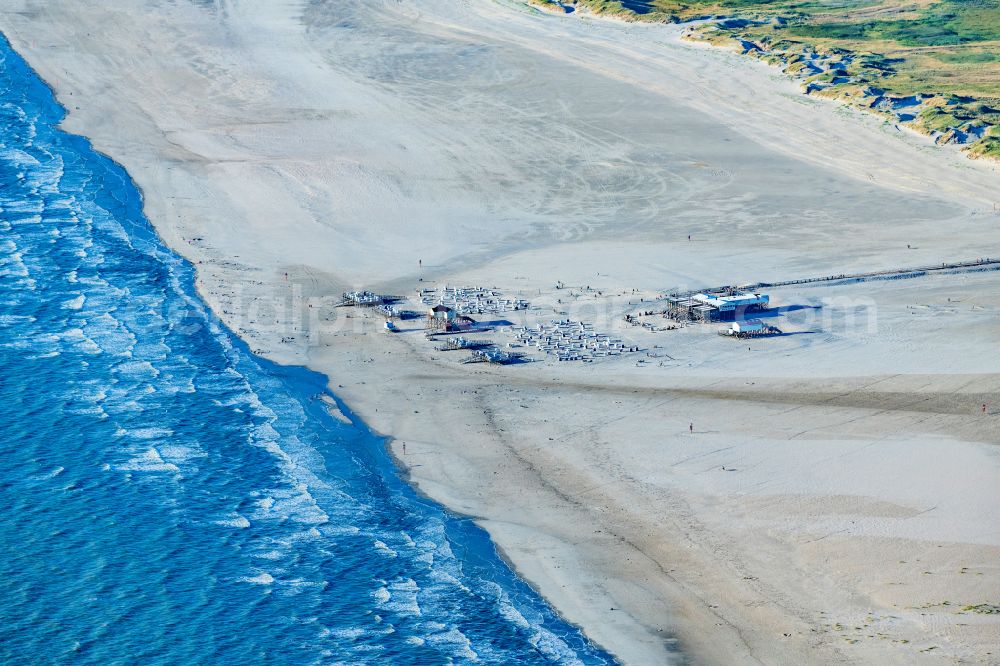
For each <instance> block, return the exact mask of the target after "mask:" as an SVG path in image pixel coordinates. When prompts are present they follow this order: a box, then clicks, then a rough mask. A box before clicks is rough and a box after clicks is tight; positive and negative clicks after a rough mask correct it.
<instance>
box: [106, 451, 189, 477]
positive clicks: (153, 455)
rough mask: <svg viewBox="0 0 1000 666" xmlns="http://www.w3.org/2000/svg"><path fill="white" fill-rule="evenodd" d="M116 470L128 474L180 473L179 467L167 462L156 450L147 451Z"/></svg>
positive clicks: (118, 466)
mask: <svg viewBox="0 0 1000 666" xmlns="http://www.w3.org/2000/svg"><path fill="white" fill-rule="evenodd" d="M116 468H117V469H118V470H121V471H127V472H172V473H177V472H180V468H179V467H177V465H174V464H173V463H168V462H165V461H164V460H163V458H161V457H160V454H159V452H158V451H157V450H156V449H155V448H150V449H147V450H146V451H144V452H142V453H140V454H139V455H136V456H133V457H132V458H130V459H129V460H128V461H127V462H126V463H124V464H122V465H117V466H116Z"/></svg>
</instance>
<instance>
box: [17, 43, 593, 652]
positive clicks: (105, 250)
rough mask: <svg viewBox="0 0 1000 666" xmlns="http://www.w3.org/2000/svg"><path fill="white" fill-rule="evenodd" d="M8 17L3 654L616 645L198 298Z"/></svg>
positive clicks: (186, 271)
mask: <svg viewBox="0 0 1000 666" xmlns="http://www.w3.org/2000/svg"><path fill="white" fill-rule="evenodd" d="M62 115H63V112H62V109H61V108H60V107H59V106H58V105H57V103H56V102H55V101H54V99H53V97H52V95H51V93H50V91H49V90H48V88H47V87H46V86H45V85H44V84H43V82H42V81H40V80H39V78H38V77H37V76H36V75H35V73H34V72H33V71H32V70H30V68H28V67H27V65H26V64H25V62H24V61H23V60H22V59H21V58H20V57H19V56H18V55H17V54H16V53H14V52H13V51H12V50H11V48H10V46H9V45H8V44H7V43H6V41H3V40H2V39H0V464H2V466H0V488H2V500H3V512H2V513H0V580H3V583H4V588H5V591H6V594H5V595H4V596H3V598H2V599H0V627H2V628H3V629H2V632H3V633H2V637H0V662H2V663H5V664H15V663H73V664H102V665H103V664H125V663H129V664H133V663H141V664H313V663H398V664H444V663H466V662H474V661H482V662H489V663H510V662H519V663H552V662H557V663H566V664H578V663H583V664H603V663H611V662H612V660H611V659H610V657H609V656H608V655H607V654H605V653H603V652H602V651H600V650H598V649H596V648H595V647H594V646H592V645H590V644H589V643H588V642H587V641H586V640H585V638H584V637H583V636H582V634H581V633H580V632H579V631H578V630H577V629H575V628H574V627H572V626H570V625H568V624H567V623H565V622H563V621H562V620H560V619H559V618H558V617H557V616H556V615H555V614H554V613H553V612H552V610H551V609H550V608H549V607H548V606H547V605H546V604H545V603H544V602H543V601H542V600H541V599H540V598H539V597H538V596H537V595H536V594H534V593H533V592H532V590H531V589H530V588H528V587H527V586H526V585H525V584H524V583H522V582H521V581H519V580H518V579H517V578H516V577H515V576H514V575H513V573H512V572H511V571H510V570H509V569H508V568H507V567H506V566H505V565H504V563H503V562H502V561H501V560H500V559H499V558H498V557H497V555H496V552H495V549H494V547H493V546H492V544H491V543H490V541H489V540H488V538H487V537H486V536H485V534H484V533H483V532H482V531H481V530H479V529H478V528H476V527H475V526H474V525H472V524H471V523H470V522H468V521H466V520H463V519H459V518H456V517H453V516H451V515H449V514H447V513H445V512H444V511H443V510H442V509H441V508H439V507H438V506H436V505H434V504H432V503H430V502H427V501H425V500H423V499H421V498H419V497H418V496H417V495H415V493H413V492H412V490H411V489H410V488H409V487H408V486H407V485H406V484H405V483H403V482H402V481H401V480H400V479H399V478H398V477H397V476H396V474H395V471H394V469H393V466H392V464H391V461H390V460H389V459H388V457H387V455H386V453H385V450H384V446H383V443H382V442H381V441H380V440H379V439H378V438H376V437H374V436H373V435H372V434H371V433H369V432H367V431H366V430H364V429H363V428H362V427H357V426H351V425H345V424H342V423H341V422H339V421H337V420H335V419H332V418H331V417H330V416H329V415H328V414H327V413H326V412H325V411H324V409H323V406H322V403H321V402H320V401H319V400H317V399H316V396H317V394H319V393H322V392H323V391H324V382H323V379H322V378H321V377H319V376H316V375H313V374H311V373H308V372H305V371H303V370H298V369H293V370H289V369H284V368H280V367H276V366H274V365H272V364H269V363H267V362H265V361H262V360H260V359H258V358H256V357H254V356H253V355H252V354H250V353H249V352H248V350H247V348H246V347H245V345H244V344H242V343H241V342H240V341H238V340H237V339H236V338H234V337H233V336H232V335H231V334H230V333H229V332H228V331H227V330H225V329H224V328H223V327H222V326H221V325H220V324H219V323H218V322H217V321H216V320H215V319H214V318H213V317H212V315H211V313H210V312H208V311H207V310H206V308H205V307H204V306H203V305H202V304H201V303H200V302H199V301H198V300H197V298H196V297H195V296H194V292H193V289H192V280H193V275H192V270H191V267H190V266H189V265H187V264H186V263H185V262H184V261H182V260H181V259H180V258H179V257H178V256H176V255H175V254H173V253H172V252H170V251H169V250H168V249H166V248H165V247H164V246H163V245H162V244H161V243H160V242H159V240H158V238H157V236H156V235H155V233H154V231H153V230H152V229H151V227H150V225H149V223H148V222H147V220H146V219H145V218H144V217H143V214H142V210H141V200H140V195H139V193H138V191H137V190H136V189H135V187H134V185H133V184H132V182H131V181H130V180H129V178H128V176H127V174H126V173H125V172H124V171H123V170H122V169H121V168H120V167H118V166H117V165H116V164H114V163H113V162H112V161H111V160H109V159H107V158H105V157H102V156H100V155H98V154H96V153H94V152H93V151H92V150H91V148H90V146H89V144H88V143H87V142H86V141H85V140H84V139H82V138H80V137H77V136H73V135H69V134H66V133H64V132H62V131H60V130H59V129H58V128H57V127H56V125H57V123H58V122H59V120H60V119H61V117H62Z"/></svg>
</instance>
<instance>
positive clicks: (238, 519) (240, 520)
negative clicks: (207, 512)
mask: <svg viewBox="0 0 1000 666" xmlns="http://www.w3.org/2000/svg"><path fill="white" fill-rule="evenodd" d="M214 523H215V524H216V525H222V526H223V527H238V528H240V529H246V528H248V527H250V521H249V520H247V519H246V517H245V516H241V515H240V514H238V513H235V512H234V513H231V514H229V516H227V517H226V518H222V519H220V520H216V521H214Z"/></svg>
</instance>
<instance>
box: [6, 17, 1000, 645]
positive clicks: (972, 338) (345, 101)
mask: <svg viewBox="0 0 1000 666" xmlns="http://www.w3.org/2000/svg"><path fill="white" fill-rule="evenodd" d="M100 4H101V3H75V2H67V1H65V0H45V1H42V0H21V1H15V0H12V1H11V2H9V3H6V4H5V5H4V6H3V8H2V9H0V29H2V30H3V31H4V33H5V34H6V35H7V36H8V37H9V38H10V39H11V41H12V43H13V45H14V46H15V48H17V49H18V50H19V51H20V52H22V53H23V54H24V55H25V56H26V57H27V58H28V60H29V62H31V64H32V65H33V66H35V67H36V68H37V69H38V71H39V73H40V74H41V75H42V76H43V77H44V78H45V79H46V80H47V81H49V82H50V83H51V84H52V85H53V86H54V88H55V89H56V91H57V93H58V95H59V98H60V100H61V101H62V102H63V103H64V104H65V105H66V106H67V108H68V109H69V110H70V115H69V117H68V119H67V121H66V127H67V128H68V129H69V130H71V131H75V132H79V133H82V134H85V135H86V136H88V137H90V138H92V140H93V141H94V143H95V145H96V146H97V148H99V149H100V150H102V151H104V152H106V153H107V154H109V155H111V156H112V157H114V158H115V159H116V160H118V161H120V162H121V163H122V164H123V165H124V166H125V167H126V168H127V169H128V170H129V172H130V173H131V174H132V176H133V177H134V178H135V179H136V182H137V183H138V184H139V185H140V186H141V187H142V188H143V191H144V195H145V198H146V210H147V213H148V214H149V216H150V219H151V220H152V221H153V223H154V224H155V225H156V226H157V228H158V229H159V230H160V233H161V234H162V235H163V237H164V239H165V240H166V241H167V242H168V243H169V244H171V245H172V246H173V247H175V248H176V249H177V250H178V251H180V252H181V253H183V254H184V255H185V256H187V257H189V258H190V259H191V260H192V261H194V262H196V263H197V265H198V269H199V289H200V290H201V291H202V293H203V294H204V296H205V298H206V299H207V300H208V302H209V303H210V304H212V305H213V307H215V309H216V310H217V311H218V312H219V313H220V314H221V315H222V316H223V317H224V318H225V319H226V320H227V322H229V323H230V324H231V325H232V326H233V328H234V329H235V330H238V331H239V332H240V333H241V334H242V335H244V336H245V337H247V339H248V340H249V341H250V343H251V345H252V346H254V347H255V348H257V349H260V350H261V351H262V353H265V354H267V355H268V356H269V357H271V358H274V359H276V360H279V361H284V362H296V363H307V364H308V365H310V366H311V367H313V368H316V369H318V370H321V371H323V372H326V373H327V374H328V375H329V376H330V377H331V378H332V386H333V389H334V391H335V392H336V393H337V394H338V395H341V396H343V397H344V398H345V399H346V400H347V402H348V404H349V405H350V406H351V407H352V409H354V410H355V411H356V412H357V413H358V414H359V415H360V416H361V417H362V418H364V419H365V420H366V421H368V422H369V423H370V424H371V425H372V426H373V427H374V428H376V429H377V430H379V431H381V432H384V433H386V434H389V435H392V436H394V437H396V438H397V439H396V441H395V442H394V443H393V449H394V451H395V452H396V453H397V454H398V453H399V450H400V445H401V443H402V441H406V442H407V444H408V449H407V455H406V456H405V459H404V460H403V464H405V465H406V466H407V467H408V470H409V474H410V477H411V479H412V480H413V482H414V483H415V484H416V485H417V486H418V487H419V488H420V489H421V490H422V491H423V492H426V493H427V494H428V495H430V496H432V497H434V498H435V499H438V500H440V501H442V502H443V503H445V504H446V505H448V506H450V507H452V508H454V509H455V510H457V511H463V512H467V513H469V514H472V515H475V516H477V517H478V518H479V519H480V522H481V523H482V524H483V525H484V527H486V529H488V530H489V531H490V533H491V534H492V535H493V537H494V539H495V540H496V542H497V543H498V545H499V546H500V547H501V548H502V549H503V551H504V552H505V553H506V554H507V556H508V557H509V558H510V560H511V562H512V563H513V565H514V566H515V567H517V569H518V570H519V571H520V572H521V573H522V575H524V576H525V577H526V579H527V580H529V581H530V582H531V583H532V584H534V585H536V586H537V587H538V588H539V590H540V591H541V592H542V593H543V594H544V595H546V597H547V598H549V599H550V600H551V601H552V602H553V603H554V605H555V606H556V607H557V608H558V609H559V610H560V612H562V613H563V614H564V615H565V616H566V617H567V618H568V619H570V620H571V621H574V622H577V623H579V624H580V625H581V626H582V627H583V628H584V630H585V631H586V632H587V633H588V635H589V636H591V637H592V638H593V639H594V640H595V641H597V642H599V643H600V644H602V645H604V646H605V647H607V648H608V649H609V650H611V651H613V652H614V653H615V654H616V655H618V656H619V657H620V658H621V659H622V660H623V661H625V662H628V663H635V664H649V663H662V662H663V661H665V660H667V659H668V650H669V649H670V648H671V647H672V646H673V645H674V639H678V640H679V643H680V646H681V647H682V648H683V649H684V650H685V651H686V652H688V653H690V654H691V655H692V656H693V658H694V660H695V661H697V662H698V663H719V664H730V663H740V662H748V661H754V660H756V661H759V662H762V663H807V662H808V663H813V662H827V663H834V662H836V663H841V662H844V661H847V662H865V663H923V662H927V663H954V662H955V661H957V660H965V661H968V662H973V663H986V662H989V661H991V660H995V659H996V652H997V648H996V646H997V644H998V643H1000V623H998V621H997V620H996V619H995V618H996V617H997V616H996V615H992V616H991V615H982V614H977V613H971V612H964V611H962V608H963V607H965V606H967V605H975V604H980V603H996V602H997V598H998V596H1000V571H998V566H997V562H998V561H1000V560H998V555H1000V522H998V519H997V517H996V515H995V513H994V512H993V509H994V507H995V504H996V500H997V491H996V488H998V487H1000V485H998V482H1000V471H998V470H1000V466H998V464H997V449H996V447H995V445H996V443H997V442H998V441H1000V416H995V415H994V416H985V417H984V416H982V415H981V414H978V413H977V407H978V405H979V404H981V403H982V402H991V403H995V410H996V411H997V412H1000V395H998V391H1000V367H998V366H1000V360H998V358H1000V355H998V354H997V353H996V351H997V349H1000V314H998V313H1000V288H998V287H1000V273H989V274H978V275H959V276H941V277H933V278H931V277H928V278H921V279H917V280H911V281H900V282H882V283H877V284H876V283H872V284H866V285H855V286H839V287H814V288H811V289H785V290H776V291H775V292H774V294H773V296H774V298H775V300H776V302H778V303H779V304H785V305H793V304H797V305H804V304H813V303H821V302H822V303H823V304H824V307H823V309H822V310H820V311H818V312H820V313H822V314H820V315H817V317H816V318H815V319H805V318H803V319H796V320H795V321H789V322H787V323H783V325H784V326H785V327H787V328H789V330H791V331H793V332H796V333H800V334H798V335H792V336H788V337H785V338H780V339H775V340H770V341H766V342H765V341H757V342H754V343H751V344H749V345H742V344H740V343H738V342H734V341H730V340H723V339H721V338H719V337H718V336H716V335H715V333H714V330H715V329H714V327H708V328H701V329H696V328H688V329H685V330H683V331H675V332H664V333H659V334H653V333H648V332H641V331H640V330H639V329H635V328H631V327H630V328H625V329H622V330H620V331H619V332H620V334H621V335H622V336H631V338H633V339H634V341H635V343H636V344H639V345H641V346H643V347H644V348H645V349H648V350H650V351H651V353H654V355H657V356H658V357H657V358H656V359H651V360H650V362H649V363H645V364H641V365H647V366H649V367H637V364H636V360H637V359H636V358H635V357H625V358H622V359H618V360H614V361H602V362H599V363H595V364H593V365H579V364H559V363H551V362H547V363H537V364H532V365H529V366H519V367H509V368H500V369H497V368H486V367H483V366H475V367H472V366H464V365H461V364H459V363H458V362H457V361H456V358H457V357H452V356H448V355H447V354H443V353H439V352H435V351H434V349H433V346H432V345H430V344H428V343H427V342H426V341H424V339H423V336H422V335H420V334H419V333H407V332H404V333H400V334H398V335H396V336H390V335H388V334H386V333H384V332H383V331H382V330H380V329H381V324H380V322H379V321H378V320H376V319H370V318H362V317H357V316H354V317H351V318H349V319H348V318H346V316H345V314H346V312H345V311H344V310H336V311H335V310H333V309H332V308H331V307H329V305H330V303H331V302H332V301H333V300H336V297H337V296H338V295H339V293H340V291H341V290H343V289H344V288H347V287H355V286H357V287H360V286H369V287H375V288H380V289H386V290H394V291H398V292H400V293H409V292H411V291H412V289H413V288H415V287H416V286H417V284H418V283H417V279H418V278H421V277H422V278H423V279H424V280H425V281H427V282H436V281H439V280H440V281H447V282H449V283H452V284H475V283H480V284H489V285H497V286H498V287H501V288H503V289H505V290H506V291H509V292H511V293H514V292H521V293H522V294H523V295H524V296H525V297H528V298H530V300H532V301H533V302H535V303H536V304H540V305H542V306H544V307H547V308H549V310H534V311H531V312H529V313H528V317H529V318H531V319H532V320H545V319H546V318H552V317H554V316H556V314H555V312H561V311H566V312H568V313H569V314H573V313H585V314H586V317H587V318H588V319H589V320H591V321H594V322H595V323H596V324H598V325H599V326H602V327H605V328H607V329H613V328H617V327H619V326H622V324H621V319H620V318H621V315H622V314H624V313H625V312H626V311H628V310H629V308H630V306H629V301H630V300H634V298H637V297H639V296H640V294H636V295H635V296H633V295H632V290H633V289H638V290H640V292H641V296H642V297H643V298H646V297H650V296H652V295H654V294H655V293H657V292H660V291H661V290H665V289H669V288H673V287H678V286H685V285H689V286H700V285H712V284H722V283H740V282H744V281H751V280H758V279H780V278H783V277H796V276H801V275H815V274H824V273H829V272H842V271H851V270H869V269H877V268H882V267H890V266H895V265H912V264H920V263H933V262H940V261H947V260H950V259H965V258H974V257H979V256H1000V227H998V221H1000V217H998V216H997V215H996V213H995V210H994V209H995V206H996V205H997V204H998V203H1000V179H998V174H997V170H996V167H994V166H991V165H989V164H986V163H982V162H972V161H970V160H967V159H966V158H964V157H963V156H961V155H960V154H959V153H958V152H957V151H954V150H943V149H939V148H937V147H934V146H931V145H929V144H928V142H926V141H924V140H922V139H920V138H918V137H914V136H911V135H910V134H908V133H900V132H897V131H896V130H895V129H894V128H892V127H891V126H886V125H883V124H881V123H880V121H878V120H877V119H875V118H874V117H869V116H865V115H864V114H860V113H856V112H853V111H850V110H847V109H845V108H842V107H837V106H836V105H834V104H831V103H825V102H820V101H816V100H812V99H809V98H806V97H803V96H802V95H799V94H798V93H797V90H796V85H795V84H793V83H792V82H790V81H787V80H785V79H783V78H781V77H780V76H779V75H778V74H777V73H775V72H774V71H773V70H770V69H768V68H767V67H766V66H764V65H762V64H760V63H756V62H750V61H745V60H742V59H740V58H738V57H737V56H735V55H733V54H731V53H728V52H726V51H723V50H717V49H708V48H704V47H698V46H694V45H691V44H687V43H683V42H681V41H680V40H679V34H680V31H679V29H677V28H675V27H670V26H642V25H624V24H619V23H616V22H612V21H604V20H591V19H583V18H580V17H556V16H553V15H549V14H543V13H541V12H536V11H533V10H530V9H526V8H524V7H523V6H521V5H518V4H517V3H512V2H498V3H491V2H487V1H486V0H477V1H468V2H455V1H445V0H427V1H425V2H420V3H416V2H411V1H409V0H404V1H403V2H382V3H380V2H371V3H360V2H345V1H343V0H337V1H330V2H325V3H324V2H313V3H305V2H297V1H292V0H285V1H282V2H266V3H265V2H252V1H250V0H245V1H242V2H241V1H233V2H225V3H219V4H218V5H216V4H214V3H170V2H166V1H165V0H164V1H162V2H160V1H157V0H121V1H120V2H116V3H115V10H114V11H111V10H108V9H104V8H102V7H101V6H99V5H100ZM689 234H690V235H692V237H693V240H692V241H690V242H689V241H688V240H687V237H688V235H689ZM908 244H909V245H911V246H912V248H913V249H908V248H907V245H908ZM418 260H422V262H423V267H422V268H418ZM286 274H287V277H286ZM556 280H563V281H565V282H566V283H567V284H568V285H571V286H575V287H582V286H585V285H590V286H592V287H594V288H595V289H600V290H602V291H604V292H605V295H604V296H602V297H601V298H594V297H593V296H588V297H586V298H584V297H568V296H567V292H566V291H565V290H559V291H558V292H556V291H555V290H554V289H553V285H554V283H555V282H556ZM622 291H624V292H626V295H625V296H621V297H611V296H610V294H612V293H620V292H622ZM577 293H578V292H577ZM303 299H314V300H313V301H311V304H312V305H313V306H314V307H311V308H310V307H308V305H307V303H306V301H305V300H303ZM563 299H565V301H564V302H563V303H558V300H563ZM588 299H590V300H588ZM824 299H825V300H824ZM949 299H951V300H949ZM570 301H573V302H570ZM584 301H586V302H584ZM595 304H596V305H595ZM865 306H867V307H874V308H875V310H874V311H875V312H876V314H877V318H876V320H875V321H876V323H875V324H874V325H873V327H871V328H869V326H868V320H867V319H866V317H867V314H863V315H859V314H857V313H858V312H865V313H867V312H868V310H860V308H862V307H865ZM802 312H812V311H802ZM580 316H583V315H582V314H581V315H580ZM797 316H799V315H797ZM852 317H853V318H854V320H855V321H854V323H851V319H852ZM859 318H863V319H864V320H863V322H860V323H859V321H858V319H859ZM810 331H811V332H810ZM290 338H294V339H291V340H290ZM283 339H284V340H285V341H284V342H282V340H283ZM656 345H660V346H661V348H660V349H656V348H655V346H656ZM747 347H749V348H750V349H747ZM661 353H667V354H669V356H670V357H671V358H670V359H666V360H665V359H664V358H662V357H660V356H659V354H661ZM640 357H641V355H640ZM661 364H662V365H661ZM692 422H693V423H694V424H695V426H696V428H695V429H696V432H695V433H694V434H690V433H688V432H687V428H688V424H689V423H692ZM399 457H400V458H403V456H399ZM723 468H725V471H724V470H723ZM729 470H732V471H729ZM945 602H947V603H945ZM611 609H614V610H611ZM991 652H992V654H990V653H991Z"/></svg>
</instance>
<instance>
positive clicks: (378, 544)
mask: <svg viewBox="0 0 1000 666" xmlns="http://www.w3.org/2000/svg"><path fill="white" fill-rule="evenodd" d="M374 545H375V550H376V551H377V552H379V553H381V554H382V555H385V556H387V557H396V556H397V553H396V551H394V550H393V549H392V548H389V546H387V545H385V542H383V541H379V540H378V539H376V540H375V544H374Z"/></svg>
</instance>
